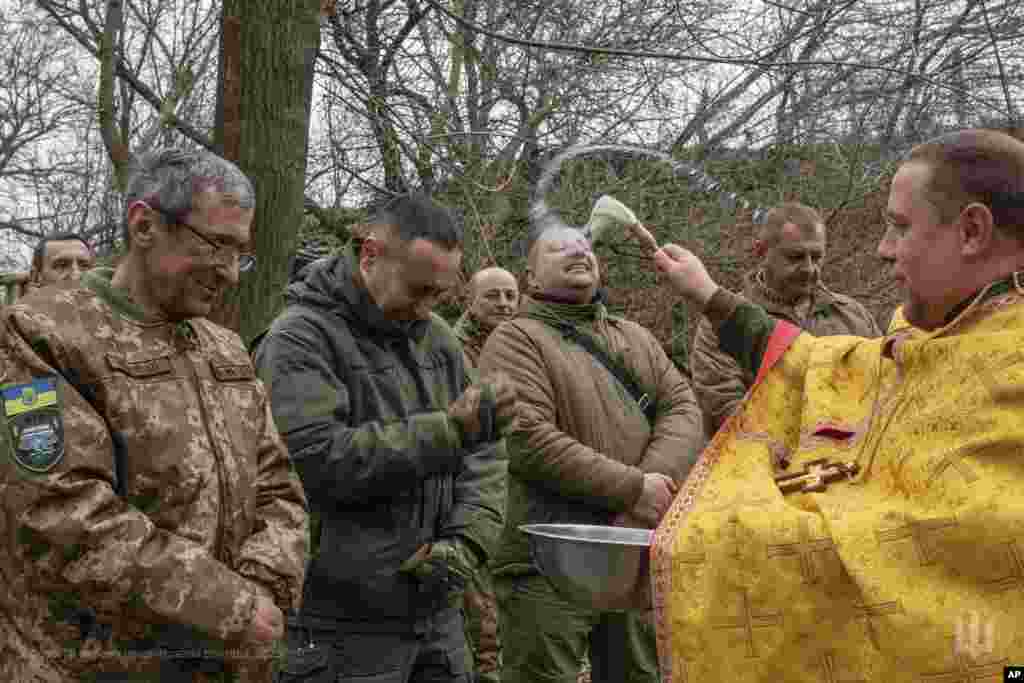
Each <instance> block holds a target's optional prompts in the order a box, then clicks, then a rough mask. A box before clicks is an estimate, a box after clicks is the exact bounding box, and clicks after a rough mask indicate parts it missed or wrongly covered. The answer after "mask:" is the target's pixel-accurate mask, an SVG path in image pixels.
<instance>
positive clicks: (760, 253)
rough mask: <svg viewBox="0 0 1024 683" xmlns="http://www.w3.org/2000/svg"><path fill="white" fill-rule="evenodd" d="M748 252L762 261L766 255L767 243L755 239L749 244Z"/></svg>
mask: <svg viewBox="0 0 1024 683" xmlns="http://www.w3.org/2000/svg"><path fill="white" fill-rule="evenodd" d="M750 252H751V253H752V254H753V255H754V256H756V257H757V258H758V259H763V258H764V257H765V255H767V254H768V243H767V242H765V241H764V240H759V239H757V238H756V237H755V238H754V240H753V241H752V242H751V243H750Z"/></svg>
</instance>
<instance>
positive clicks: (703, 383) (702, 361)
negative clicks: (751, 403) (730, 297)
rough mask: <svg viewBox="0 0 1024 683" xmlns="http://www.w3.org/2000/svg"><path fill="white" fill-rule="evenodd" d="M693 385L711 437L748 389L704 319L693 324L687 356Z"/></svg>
mask: <svg viewBox="0 0 1024 683" xmlns="http://www.w3.org/2000/svg"><path fill="white" fill-rule="evenodd" d="M691 368H692V370H693V385H694V388H695V390H696V395H697V400H698V402H699V404H700V407H701V410H702V411H703V413H704V416H705V419H706V420H707V422H708V426H709V431H710V432H711V434H714V432H716V431H718V429H719V428H720V427H721V426H722V423H723V422H725V418H727V417H729V415H731V414H732V412H733V411H734V410H735V409H736V406H738V405H739V404H740V401H742V400H743V396H744V394H746V393H747V389H748V388H749V383H750V382H749V381H748V380H747V377H746V373H745V372H744V371H743V369H742V368H741V367H740V365H739V363H737V362H736V361H735V360H734V359H733V358H732V357H731V356H730V355H729V354H727V353H726V352H724V351H722V350H721V349H719V347H718V336H717V335H716V334H715V332H714V330H713V329H712V328H711V323H710V322H708V320H707V319H706V318H704V317H702V318H701V320H700V323H699V324H698V325H697V333H696V335H695V336H694V340H693V353H692V354H691Z"/></svg>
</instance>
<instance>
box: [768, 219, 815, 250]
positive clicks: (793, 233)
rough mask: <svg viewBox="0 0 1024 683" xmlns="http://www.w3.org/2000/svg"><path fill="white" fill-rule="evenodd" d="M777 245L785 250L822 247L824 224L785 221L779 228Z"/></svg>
mask: <svg viewBox="0 0 1024 683" xmlns="http://www.w3.org/2000/svg"><path fill="white" fill-rule="evenodd" d="M777 246H779V247H780V248H782V249H786V250H797V249H799V250H811V249H824V248H825V226H824V225H822V224H820V223H816V224H814V225H798V224H796V223H786V224H785V225H783V226H782V228H781V229H780V230H779V240H778V245H777Z"/></svg>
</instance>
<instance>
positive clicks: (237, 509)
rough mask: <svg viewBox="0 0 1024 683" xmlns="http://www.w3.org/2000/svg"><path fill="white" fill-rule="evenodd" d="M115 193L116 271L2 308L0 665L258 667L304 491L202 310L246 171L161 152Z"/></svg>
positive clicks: (124, 674) (174, 673) (224, 282)
mask: <svg viewBox="0 0 1024 683" xmlns="http://www.w3.org/2000/svg"><path fill="white" fill-rule="evenodd" d="M126 200H127V201H126V206H127V208H126V222H125V232H124V239H125V242H126V244H127V254H126V255H125V257H124V258H123V259H122V261H121V263H120V264H119V265H118V267H117V269H116V270H114V269H104V268H98V269H94V270H92V271H90V272H88V273H86V274H85V275H83V276H82V279H81V284H80V286H72V285H67V286H65V287H63V288H59V289H50V290H49V291H47V292H46V293H45V295H42V296H41V295H30V296H28V297H26V298H25V299H23V300H22V301H21V302H19V303H18V304H16V305H14V306H11V307H10V308H9V309H8V310H7V311H6V312H5V315H4V317H3V320H2V321H0V392H2V394H3V397H2V398H3V400H2V401H0V408H2V410H3V413H2V415H0V416H2V417H3V420H4V425H3V427H4V428H3V429H2V430H0V491H3V492H4V495H3V496H0V506H3V508H2V512H0V529H3V532H2V533H0V538H2V539H4V541H0V542H2V543H5V545H3V546H0V576H4V577H5V579H6V585H5V586H4V588H3V590H2V591H0V633H3V634H4V646H0V650H2V656H0V680H5V681H27V680H46V681H62V682H63V681H68V682H70V681H79V680H84V679H86V678H88V679H89V680H100V681H136V680H138V681H155V680H160V681H165V682H167V681H170V682H175V681H214V680H222V679H223V678H225V677H229V676H230V675H231V674H237V675H240V676H241V680H247V681H249V680H253V681H255V680H269V676H270V666H269V654H270V651H269V646H270V645H272V644H273V643H274V641H276V640H277V639H279V638H280V637H281V636H282V633H283V624H284V617H283V612H285V611H287V610H290V609H292V608H295V607H297V605H298V601H299V596H300V594H301V588H302V581H303V577H304V571H305V562H306V557H307V552H308V517H307V508H306V499H305V495H304V493H303V491H302V487H301V484H300V481H299V479H298V476H297V474H296V472H295V470H294V468H293V467H292V465H291V462H290V460H289V457H288V453H287V451H286V449H285V447H284V445H283V444H282V442H281V440H280V438H279V436H278V433H277V431H276V429H275V427H274V423H273V420H272V418H271V416H270V410H269V406H268V402H267V398H266V395H265V393H264V389H263V385H262V384H261V383H260V382H259V381H258V380H257V379H256V376H255V372H254V370H253V367H252V365H251V363H250V361H249V357H248V354H247V353H246V350H245V347H244V346H243V344H242V342H241V340H240V339H239V338H238V336H237V335H236V334H235V333H233V332H231V331H229V330H226V329H224V328H221V327H219V326H217V325H215V324H213V323H211V322H210V321H208V320H206V319H205V316H206V315H208V314H209V313H210V311H211V309H212V308H213V306H214V304H215V303H216V302H217V301H218V299H219V297H220V296H221V294H222V293H223V292H224V290H225V289H226V288H227V287H229V286H233V285H235V284H236V283H237V282H238V277H239V273H240V272H242V271H244V270H247V269H249V268H251V267H252V265H253V257H252V256H251V255H249V254H248V253H247V251H248V246H249V239H250V232H249V229H250V224H251V222H252V217H253V211H254V195H253V189H252V185H251V184H250V183H249V181H248V179H247V178H246V177H245V176H244V175H243V174H242V173H241V171H239V170H238V169H237V168H236V167H235V166H234V165H232V164H231V163H229V162H227V161H225V160H223V159H220V158H219V157H216V156H214V155H211V154H205V153H183V152H179V151H164V152H161V153H158V154H155V155H153V156H149V157H146V158H144V159H142V160H141V161H140V164H139V166H138V167H137V169H136V173H135V175H134V177H133V178H132V180H131V182H130V183H129V187H128V190H127V192H126ZM5 329H6V333H5V331H4V330H5Z"/></svg>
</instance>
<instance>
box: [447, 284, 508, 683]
mask: <svg viewBox="0 0 1024 683" xmlns="http://www.w3.org/2000/svg"><path fill="white" fill-rule="evenodd" d="M518 309H519V283H518V282H517V281H516V278H515V276H514V275H513V274H512V273H510V272H508V271H507V270H505V269H504V268H499V267H497V266H491V267H489V268H483V269H481V270H478V271H477V272H476V273H474V274H473V277H471V278H470V279H469V308H468V309H466V312H465V313H463V314H462V316H461V317H460V318H459V319H458V321H456V323H455V326H454V328H453V330H454V332H455V336H456V337H458V339H459V341H460V342H462V355H463V357H464V358H465V359H466V368H467V370H469V372H470V373H475V372H476V366H477V361H478V360H479V358H480V351H482V350H483V348H484V342H486V341H487V337H488V336H489V335H490V334H491V332H492V331H493V330H494V328H496V327H497V326H498V325H500V324H501V323H503V322H505V321H506V320H511V319H512V318H513V317H515V314H516V311H517V310H518ZM463 610H464V614H465V621H466V637H467V639H468V641H469V644H470V647H471V648H472V650H473V660H474V662H473V663H474V670H475V672H476V674H475V678H474V681H475V683H500V681H501V638H500V637H499V634H498V601H497V599H496V598H495V596H494V588H493V587H492V585H491V575H490V572H489V571H487V569H486V568H481V569H480V570H478V571H477V573H476V575H475V576H474V580H473V582H472V583H470V585H469V586H467V587H466V594H465V601H464V603H463Z"/></svg>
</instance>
